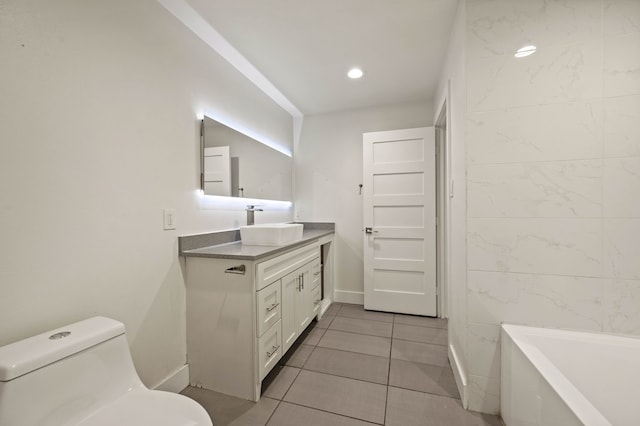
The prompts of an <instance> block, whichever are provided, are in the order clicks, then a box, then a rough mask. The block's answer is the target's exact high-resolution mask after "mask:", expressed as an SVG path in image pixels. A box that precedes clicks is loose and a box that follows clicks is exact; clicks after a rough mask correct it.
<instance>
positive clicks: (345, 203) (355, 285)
mask: <svg viewBox="0 0 640 426" xmlns="http://www.w3.org/2000/svg"><path fill="white" fill-rule="evenodd" d="M431 125H433V107H432V103H431V102H421V103H410V104H402V105H392V106H386V107H380V108H371V109H361V110H352V111H344V112H339V113H333V114H322V115H313V116H306V117H305V118H304V123H303V126H302V134H301V138H300V142H299V145H298V146H297V147H296V149H295V151H294V182H295V184H294V187H295V190H294V192H295V197H294V201H295V209H296V213H295V214H296V217H297V219H299V220H305V221H329V222H335V223H336V237H335V240H334V241H335V261H336V287H335V288H336V299H337V300H339V301H345V302H350V303H363V291H364V288H363V286H364V284H363V282H364V281H363V279H364V278H363V270H362V268H363V263H362V262H363V260H362V256H363V238H362V236H363V231H362V230H363V223H362V219H363V218H362V197H361V196H360V195H359V188H358V185H359V184H360V183H362V133H364V132H374V131H381V130H393V129H403V128H412V127H423V126H431Z"/></svg>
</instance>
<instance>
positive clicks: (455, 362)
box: [448, 344, 469, 408]
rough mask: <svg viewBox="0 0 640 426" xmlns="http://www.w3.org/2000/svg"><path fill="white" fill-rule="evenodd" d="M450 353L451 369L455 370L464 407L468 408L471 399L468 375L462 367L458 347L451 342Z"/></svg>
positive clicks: (454, 373) (454, 374)
mask: <svg viewBox="0 0 640 426" xmlns="http://www.w3.org/2000/svg"><path fill="white" fill-rule="evenodd" d="M448 353H449V362H450V363H451V369H452V370H453V377H454V378H455V379H456V386H458V393H459V394H460V399H461V401H462V406H463V407H464V408H468V407H469V400H468V397H467V389H468V388H467V375H466V374H465V372H464V368H463V367H462V362H461V361H460V358H459V357H458V354H457V352H456V348H455V347H454V346H453V345H451V344H449V350H448Z"/></svg>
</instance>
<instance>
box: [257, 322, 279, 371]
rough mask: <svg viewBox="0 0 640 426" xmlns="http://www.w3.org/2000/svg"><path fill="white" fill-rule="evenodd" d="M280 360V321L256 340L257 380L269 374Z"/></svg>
mask: <svg viewBox="0 0 640 426" xmlns="http://www.w3.org/2000/svg"><path fill="white" fill-rule="evenodd" d="M280 358H282V334H281V329H280V321H278V322H277V323H275V324H274V326H273V327H271V328H270V329H269V330H267V332H266V333H264V334H263V335H262V337H260V338H259V339H258V372H259V375H260V377H259V380H262V379H264V377H265V376H266V375H267V374H269V371H271V369H272V368H273V366H274V365H276V364H277V363H278V361H280Z"/></svg>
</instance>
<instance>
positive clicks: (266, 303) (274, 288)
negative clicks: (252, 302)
mask: <svg viewBox="0 0 640 426" xmlns="http://www.w3.org/2000/svg"><path fill="white" fill-rule="evenodd" d="M256 298H257V299H256V306H257V309H258V315H256V319H257V321H258V324H257V327H256V334H257V335H256V337H260V336H262V335H263V334H264V333H265V331H267V330H268V329H269V328H270V327H271V326H273V325H274V324H275V323H277V322H278V320H279V319H280V316H281V312H282V305H281V302H282V299H281V296H280V280H278V281H276V282H274V283H272V284H270V285H269V286H267V287H265V288H263V289H262V290H260V291H259V292H257V293H256Z"/></svg>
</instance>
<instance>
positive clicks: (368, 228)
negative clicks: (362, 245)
mask: <svg viewBox="0 0 640 426" xmlns="http://www.w3.org/2000/svg"><path fill="white" fill-rule="evenodd" d="M364 232H366V233H367V234H373V233H376V234H377V233H378V231H376V230H374V229H373V228H371V227H369V226H367V227H366V228H364Z"/></svg>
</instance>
